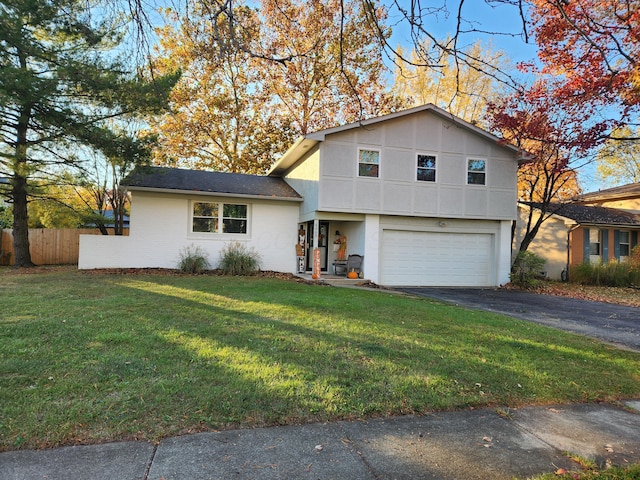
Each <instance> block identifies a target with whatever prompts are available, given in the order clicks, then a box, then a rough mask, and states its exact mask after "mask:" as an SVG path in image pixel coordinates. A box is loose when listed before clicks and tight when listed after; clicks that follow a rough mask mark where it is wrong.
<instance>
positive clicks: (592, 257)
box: [589, 228, 602, 262]
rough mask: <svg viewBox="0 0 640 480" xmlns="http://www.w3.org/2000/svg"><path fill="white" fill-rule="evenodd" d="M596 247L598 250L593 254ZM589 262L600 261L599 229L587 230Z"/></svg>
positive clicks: (600, 233)
mask: <svg viewBox="0 0 640 480" xmlns="http://www.w3.org/2000/svg"><path fill="white" fill-rule="evenodd" d="M596 245H597V246H598V248H597V251H596V252H594V250H596V248H595V246H596ZM589 261H591V262H595V261H602V231H601V230H600V229H599V228H590V229H589Z"/></svg>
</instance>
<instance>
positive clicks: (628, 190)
mask: <svg viewBox="0 0 640 480" xmlns="http://www.w3.org/2000/svg"><path fill="white" fill-rule="evenodd" d="M533 206H534V213H535V214H536V215H539V212H540V210H539V209H536V208H535V207H536V206H537V205H536V204H533ZM528 212H529V206H528V205H524V204H521V206H520V215H519V219H518V224H517V229H516V238H515V247H516V248H517V247H518V246H519V245H520V241H521V240H522V235H523V234H524V228H525V225H526V223H525V222H526V218H527V215H528ZM550 212H551V213H552V215H551V216H550V217H549V218H548V219H547V220H545V222H544V223H543V224H542V226H541V228H540V230H539V231H538V234H537V235H536V238H535V239H534V241H533V242H532V243H531V245H530V246H529V251H531V252H533V253H535V254H537V255H539V256H541V257H542V258H544V259H545V260H546V261H547V264H546V267H545V268H546V273H547V276H548V277H549V278H551V279H554V280H560V279H566V278H568V274H569V272H570V269H571V267H572V266H575V265H580V264H582V263H584V262H589V263H607V262H610V261H614V260H615V261H618V262H625V261H627V260H628V257H629V253H630V252H631V250H632V249H633V247H635V246H636V245H637V244H638V232H640V184H637V183H636V184H631V185H625V186H622V187H615V188H611V189H607V190H601V191H599V192H593V193H587V194H584V195H580V196H578V197H576V199H575V201H574V202H573V203H566V204H552V205H551V210H550ZM515 253H517V252H514V254H515Z"/></svg>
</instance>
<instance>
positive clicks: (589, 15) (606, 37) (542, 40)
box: [529, 0, 640, 134]
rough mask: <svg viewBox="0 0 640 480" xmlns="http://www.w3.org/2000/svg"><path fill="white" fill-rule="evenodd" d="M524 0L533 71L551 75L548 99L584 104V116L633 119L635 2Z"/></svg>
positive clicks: (638, 30) (639, 33)
mask: <svg viewBox="0 0 640 480" xmlns="http://www.w3.org/2000/svg"><path fill="white" fill-rule="evenodd" d="M529 3H530V15H531V24H532V26H533V34H534V38H535V41H536V43H537V44H538V46H539V54H538V57H539V60H540V61H541V62H542V67H541V68H539V69H538V71H539V73H542V74H544V75H549V76H553V77H555V78H556V79H557V83H556V85H555V88H554V90H553V92H551V94H552V95H551V96H552V99H553V101H555V102H558V103H562V104H564V105H567V104H574V105H579V106H581V107H582V108H587V111H585V112H584V114H585V115H594V116H597V117H599V118H601V119H603V120H609V121H610V122H611V123H612V124H616V125H622V124H625V123H628V122H629V121H631V122H637V114H638V111H639V110H640V67H639V65H638V60H639V56H640V2H637V1H629V0H572V1H567V0H529ZM596 133H598V132H596ZM599 133H601V134H603V133H606V132H599Z"/></svg>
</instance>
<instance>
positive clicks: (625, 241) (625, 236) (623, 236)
mask: <svg viewBox="0 0 640 480" xmlns="http://www.w3.org/2000/svg"><path fill="white" fill-rule="evenodd" d="M629 252H630V248H629V232H620V256H621V257H628V256H629Z"/></svg>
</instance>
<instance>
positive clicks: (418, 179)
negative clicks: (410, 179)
mask: <svg viewBox="0 0 640 480" xmlns="http://www.w3.org/2000/svg"><path fill="white" fill-rule="evenodd" d="M421 156H422V157H433V162H434V163H433V164H434V167H433V168H431V167H421V166H420V165H419V163H418V162H419V161H420V157H421ZM420 170H433V180H422V179H420V175H419V172H420ZM437 181H438V156H437V155H435V154H433V153H425V152H417V153H416V182H425V183H436V182H437Z"/></svg>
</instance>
